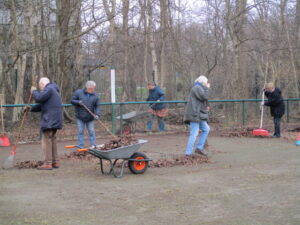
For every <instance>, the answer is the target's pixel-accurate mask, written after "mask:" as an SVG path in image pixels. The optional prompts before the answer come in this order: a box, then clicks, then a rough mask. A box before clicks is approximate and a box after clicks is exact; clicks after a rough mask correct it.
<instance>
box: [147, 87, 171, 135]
mask: <svg viewBox="0 0 300 225" xmlns="http://www.w3.org/2000/svg"><path fill="white" fill-rule="evenodd" d="M148 90H149V95H148V98H147V99H146V101H157V102H160V101H163V100H165V93H164V92H163V90H161V88H160V87H159V86H157V85H155V84H154V83H148ZM149 105H150V108H149V109H148V112H149V113H148V121H147V131H149V132H151V131H152V123H153V117H154V116H156V117H157V121H158V128H159V131H165V123H164V117H166V116H167V114H168V109H167V108H166V104H165V103H151V104H149Z"/></svg>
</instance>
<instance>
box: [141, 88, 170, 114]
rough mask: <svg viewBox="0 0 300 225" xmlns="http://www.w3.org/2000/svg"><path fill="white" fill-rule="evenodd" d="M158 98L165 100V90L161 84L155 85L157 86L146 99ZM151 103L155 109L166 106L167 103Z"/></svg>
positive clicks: (153, 99) (155, 99) (154, 99)
mask: <svg viewBox="0 0 300 225" xmlns="http://www.w3.org/2000/svg"><path fill="white" fill-rule="evenodd" d="M157 100H160V101H163V100H165V93H164V92H163V90H161V88H160V87H159V86H155V88H153V89H152V90H149V95H148V98H147V99H146V101H157ZM149 105H150V107H151V108H152V109H154V110H159V109H164V108H166V104H165V103H154V104H152V103H151V104H149Z"/></svg>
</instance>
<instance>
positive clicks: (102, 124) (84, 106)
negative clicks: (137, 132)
mask: <svg viewBox="0 0 300 225" xmlns="http://www.w3.org/2000/svg"><path fill="white" fill-rule="evenodd" d="M80 105H81V106H83V108H84V109H85V110H86V111H88V112H89V113H90V114H91V115H92V116H93V117H94V118H95V117H96V115H95V114H94V113H93V112H92V111H91V110H90V109H89V108H88V107H87V106H86V105H85V104H83V103H82V104H80ZM97 121H98V122H99V123H100V124H101V126H103V127H104V128H105V130H106V131H107V132H108V133H109V134H110V135H111V136H113V137H116V136H115V135H114V134H113V133H112V132H111V131H110V130H109V129H108V128H107V127H106V126H105V125H104V123H102V122H101V120H97Z"/></svg>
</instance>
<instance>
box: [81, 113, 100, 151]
mask: <svg viewBox="0 0 300 225" xmlns="http://www.w3.org/2000/svg"><path fill="white" fill-rule="evenodd" d="M85 126H86V128H87V130H88V133H89V139H90V145H96V136H95V129H94V121H93V120H92V121H90V122H83V121H82V120H80V119H77V128H78V146H79V147H80V148H83V147H84V127H85Z"/></svg>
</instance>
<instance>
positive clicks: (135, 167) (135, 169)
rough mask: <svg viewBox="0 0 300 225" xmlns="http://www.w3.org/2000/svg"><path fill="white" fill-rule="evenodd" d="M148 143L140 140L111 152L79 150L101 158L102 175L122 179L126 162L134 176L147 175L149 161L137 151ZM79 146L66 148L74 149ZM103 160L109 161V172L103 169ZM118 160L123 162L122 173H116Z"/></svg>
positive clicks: (89, 149)
mask: <svg viewBox="0 0 300 225" xmlns="http://www.w3.org/2000/svg"><path fill="white" fill-rule="evenodd" d="M146 142H147V140H141V139H140V140H138V143H136V144H132V145H127V146H122V147H119V148H114V149H111V150H105V151H103V150H97V149H93V148H84V149H78V150H77V151H78V152H84V151H86V152H87V153H89V154H91V155H93V156H95V157H97V158H99V160H100V169H101V173H102V174H113V175H114V177H117V178H120V177H122V176H123V173H124V168H125V164H126V162H128V168H129V170H130V171H131V172H132V173H133V174H142V173H145V172H146V170H147V168H148V163H149V161H152V159H149V158H148V157H147V156H146V155H145V154H144V153H141V152H137V150H138V149H139V148H140V147H141V146H142V145H143V144H145V143H146ZM72 147H77V146H73V145H72V146H65V148H72ZM103 160H107V161H108V162H109V165H110V169H109V171H108V172H105V171H104V169H103ZM118 160H123V161H122V164H121V169H120V172H119V173H118V172H117V171H116V163H117V161H118Z"/></svg>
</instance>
